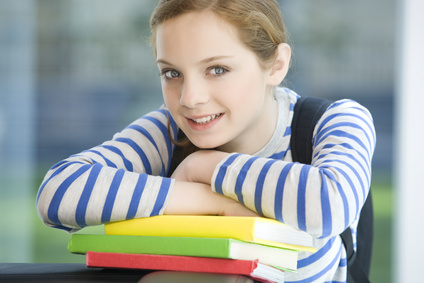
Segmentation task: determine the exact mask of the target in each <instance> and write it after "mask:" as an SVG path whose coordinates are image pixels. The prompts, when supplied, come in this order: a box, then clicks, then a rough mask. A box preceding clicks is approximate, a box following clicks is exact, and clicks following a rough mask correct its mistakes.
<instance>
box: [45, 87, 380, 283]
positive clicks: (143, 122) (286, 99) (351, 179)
mask: <svg viewBox="0 0 424 283" xmlns="http://www.w3.org/2000/svg"><path fill="white" fill-rule="evenodd" d="M275 96H276V99H277V101H278V104H279V118H278V123H277V127H276V130H275V132H274V134H273V137H272V138H271V140H270V141H269V142H268V143H267V145H265V146H264V148H262V149H261V150H260V151H259V152H257V153H256V154H254V155H247V154H239V153H233V154H231V155H229V156H228V157H227V158H226V159H224V160H222V162H221V163H220V164H219V165H218V166H217V167H216V169H215V172H214V175H213V178H212V180H211V184H212V189H213V190H214V191H215V192H217V193H220V194H223V195H225V196H227V197H230V198H232V199H235V200H237V201H239V202H240V203H242V204H244V205H245V206H247V207H248V208H250V209H252V210H254V211H256V212H258V213H259V214H261V215H264V216H266V217H269V218H275V219H277V220H279V221H281V222H284V223H286V224H288V225H290V226H292V227H295V228H298V229H300V230H303V231H306V232H308V233H310V234H311V235H313V236H314V237H315V238H316V239H315V247H316V248H317V249H318V251H317V252H316V253H314V254H310V253H300V259H299V261H298V272H297V273H287V274H286V276H285V277H286V279H285V280H286V282H345V281H346V263H347V262H346V251H345V249H344V247H343V245H342V242H341V239H340V237H339V236H338V235H339V234H340V233H341V232H343V231H344V230H345V229H346V228H347V227H348V226H350V227H351V228H352V229H353V231H356V226H357V218H358V215H359V213H360V210H361V208H362V205H363V203H364V201H365V199H366V196H367V194H368V191H369V187H370V182H371V159H372V155H373V152H374V148H375V142H376V136H375V130H374V126H373V121H372V117H371V115H370V113H369V112H368V110H367V109H365V108H364V107H363V106H361V105H359V104H358V103H356V102H354V101H352V100H340V101H337V102H335V103H333V104H332V105H331V106H330V107H329V108H328V109H327V110H326V112H325V113H324V115H323V116H322V117H321V119H320V120H319V121H318V123H317V125H316V127H315V131H314V137H313V159H312V165H305V164H300V163H297V162H296V163H293V162H292V156H291V151H290V136H291V121H292V117H293V109H294V105H295V103H296V101H297V99H298V95H297V94H295V93H294V92H293V91H291V90H289V89H283V88H277V89H276V93H275ZM168 124H169V125H170V128H171V131H170V132H171V134H172V135H173V137H175V136H176V133H177V130H178V129H177V126H176V124H175V122H174V121H173V120H172V118H171V115H169V112H168V110H167V109H166V108H161V109H159V110H157V111H153V112H151V113H149V114H147V115H145V116H143V117H141V118H140V119H138V120H136V121H135V122H134V123H132V124H131V125H129V126H128V127H127V128H125V129H124V130H123V131H122V132H120V133H118V134H116V135H115V136H114V137H113V139H112V140H111V141H107V142H105V143H103V144H102V145H99V146H97V147H94V148H92V149H90V150H87V151H84V152H82V153H80V154H77V155H73V156H71V157H69V158H68V159H65V160H64V161H61V162H59V163H58V164H56V165H55V166H53V167H52V168H51V169H50V170H49V172H48V173H47V175H46V177H45V179H44V181H43V183H42V185H41V187H40V189H39V192H38V196H37V209H38V212H39V215H40V217H41V218H42V219H43V221H44V222H45V223H46V224H47V225H49V226H53V227H56V228H61V229H65V230H68V231H75V230H78V229H81V228H82V227H84V226H87V225H98V224H101V223H105V222H110V221H119V220H124V219H130V218H139V217H149V216H154V215H159V214H162V213H163V210H164V208H165V207H166V203H167V200H168V198H169V195H170V193H171V192H172V188H173V183H174V180H172V179H169V178H166V177H165V176H166V175H167V172H168V170H169V166H170V159H171V157H172V151H173V149H174V146H173V145H172V143H171V139H170V137H169V133H168ZM353 238H354V242H355V239H356V234H355V232H354V233H353Z"/></svg>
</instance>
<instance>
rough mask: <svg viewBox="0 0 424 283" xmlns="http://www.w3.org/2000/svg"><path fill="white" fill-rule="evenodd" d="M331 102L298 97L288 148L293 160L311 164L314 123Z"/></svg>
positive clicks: (322, 99)
mask: <svg viewBox="0 0 424 283" xmlns="http://www.w3.org/2000/svg"><path fill="white" fill-rule="evenodd" d="M331 103H332V102H331V101H330V100H327V99H324V98H315V97H303V96H302V97H300V98H299V99H298V100H297V102H296V104H295V106H294V114H293V120H292V124H291V131H292V132H291V140H290V148H291V153H292V157H293V161H297V162H300V163H304V164H311V161H312V138H313V134H314V129H315V125H316V124H317V122H318V120H319V118H321V116H322V114H324V112H325V110H326V109H327V108H328V107H329V106H330V104H331Z"/></svg>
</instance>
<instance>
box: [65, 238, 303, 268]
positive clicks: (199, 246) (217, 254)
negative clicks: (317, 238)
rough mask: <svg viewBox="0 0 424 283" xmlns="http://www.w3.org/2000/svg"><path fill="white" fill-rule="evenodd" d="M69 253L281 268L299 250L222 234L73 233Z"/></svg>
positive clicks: (289, 265) (293, 262)
mask: <svg viewBox="0 0 424 283" xmlns="http://www.w3.org/2000/svg"><path fill="white" fill-rule="evenodd" d="M68 250H69V251H70V252H72V253H80V254H85V253H87V252H88V251H93V252H106V253H129V254H157V255H179V256H196V257H212V258H227V259H240V260H255V259H258V260H259V262H261V263H263V264H267V265H272V266H275V267H278V268H280V269H285V270H291V271H294V270H296V269H297V259H298V252H297V251H293V250H288V249H283V248H277V247H270V246H265V245H260V244H254V243H248V242H243V241H238V240H234V239H223V238H188V237H154V236H124V235H89V234H85V235H84V234H74V235H72V236H71V239H70V240H69V243H68Z"/></svg>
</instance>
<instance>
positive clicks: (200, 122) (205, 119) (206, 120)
mask: <svg viewBox="0 0 424 283" xmlns="http://www.w3.org/2000/svg"><path fill="white" fill-rule="evenodd" d="M222 115H223V113H219V114H214V115H209V116H205V117H202V118H197V119H196V118H189V120H191V121H193V122H194V123H196V124H197V125H203V124H207V123H210V122H212V121H213V120H215V119H218V118H219V117H221V116H222Z"/></svg>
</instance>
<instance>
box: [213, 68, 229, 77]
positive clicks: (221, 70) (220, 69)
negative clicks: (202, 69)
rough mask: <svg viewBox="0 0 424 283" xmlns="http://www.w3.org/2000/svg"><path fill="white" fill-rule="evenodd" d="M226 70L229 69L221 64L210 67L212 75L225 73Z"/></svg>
mask: <svg viewBox="0 0 424 283" xmlns="http://www.w3.org/2000/svg"><path fill="white" fill-rule="evenodd" d="M225 72H228V70H227V69H225V68H224V67H221V66H215V67H212V68H210V71H209V73H210V74H211V75H218V76H219V75H222V74H224V73H225Z"/></svg>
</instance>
